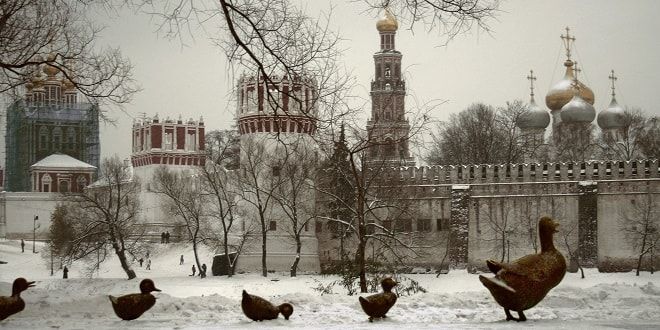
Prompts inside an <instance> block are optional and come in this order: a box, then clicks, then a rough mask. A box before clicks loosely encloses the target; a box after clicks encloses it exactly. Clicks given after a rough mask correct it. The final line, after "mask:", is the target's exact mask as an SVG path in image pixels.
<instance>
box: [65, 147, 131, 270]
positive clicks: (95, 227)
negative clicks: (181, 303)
mask: <svg viewBox="0 0 660 330" xmlns="http://www.w3.org/2000/svg"><path fill="white" fill-rule="evenodd" d="M139 191H140V183H139V181H138V180H137V178H136V177H134V176H133V175H132V172H131V170H130V167H126V166H124V164H123V162H122V161H121V160H119V158H118V157H116V156H115V157H112V158H106V159H104V160H103V162H102V164H101V171H100V175H99V180H98V181H97V182H95V183H94V184H92V185H91V186H89V187H87V188H86V189H85V190H84V191H83V192H82V193H75V194H68V195H67V196H66V200H65V202H64V203H63V204H62V207H63V208H64V209H65V210H66V215H67V216H66V221H62V222H60V223H62V224H63V225H64V226H68V227H70V228H71V230H72V231H73V237H74V239H73V240H72V241H71V242H70V245H68V246H66V245H65V246H64V249H63V251H61V253H62V255H61V257H62V258H63V260H64V262H71V261H74V260H79V259H83V260H87V261H89V262H90V263H92V264H93V266H92V267H91V269H92V270H93V269H96V268H97V267H99V264H100V263H101V262H103V261H104V260H105V258H106V256H107V255H108V246H109V248H110V250H111V251H113V252H114V253H115V255H116V256H117V258H118V259H119V262H120V264H121V267H122V269H123V270H124V272H126V276H128V279H133V278H135V277H136V275H135V271H134V270H133V268H132V267H131V263H130V262H129V260H128V255H133V256H136V255H138V254H139V253H140V252H141V246H140V244H139V242H140V239H141V238H142V236H143V228H141V226H139V225H138V224H137V221H138V219H137V215H138V213H139V207H140V203H139V198H138V196H137V195H138V193H139ZM54 224H57V223H54Z"/></svg>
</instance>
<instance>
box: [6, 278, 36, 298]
mask: <svg viewBox="0 0 660 330" xmlns="http://www.w3.org/2000/svg"><path fill="white" fill-rule="evenodd" d="M33 286H34V281H33V282H28V280H26V279H24V278H22V277H19V278H17V279H15V280H14V285H13V286H12V288H11V294H12V295H15V294H19V293H21V292H23V291H25V290H27V289H28V288H31V287H33Z"/></svg>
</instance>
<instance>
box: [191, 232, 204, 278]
mask: <svg viewBox="0 0 660 330" xmlns="http://www.w3.org/2000/svg"><path fill="white" fill-rule="evenodd" d="M192 243H193V254H194V255H195V264H197V269H199V273H200V274H201V273H202V265H200V264H199V256H198V255H197V239H194V238H193V242H192Z"/></svg>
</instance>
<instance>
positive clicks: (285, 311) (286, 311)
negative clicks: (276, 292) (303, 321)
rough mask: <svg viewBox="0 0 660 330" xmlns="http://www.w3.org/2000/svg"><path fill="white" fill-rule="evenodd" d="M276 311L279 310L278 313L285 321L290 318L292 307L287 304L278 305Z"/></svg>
mask: <svg viewBox="0 0 660 330" xmlns="http://www.w3.org/2000/svg"><path fill="white" fill-rule="evenodd" d="M277 309H279V311H280V313H282V316H284V319H286V320H288V319H289V316H291V314H293V306H291V304H288V303H284V304H282V305H279V306H278V307H277Z"/></svg>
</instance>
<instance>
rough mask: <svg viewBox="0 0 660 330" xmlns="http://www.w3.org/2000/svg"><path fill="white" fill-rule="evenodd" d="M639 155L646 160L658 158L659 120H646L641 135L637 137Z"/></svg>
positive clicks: (659, 149) (659, 146) (659, 154)
mask: <svg viewBox="0 0 660 330" xmlns="http://www.w3.org/2000/svg"><path fill="white" fill-rule="evenodd" d="M637 140H638V144H639V149H640V151H641V153H642V154H643V155H644V156H645V157H646V158H648V159H659V158H660V118H659V117H658V116H654V117H651V118H649V119H647V120H646V123H645V124H644V130H643V132H642V134H640V135H639V136H638V137H637Z"/></svg>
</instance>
